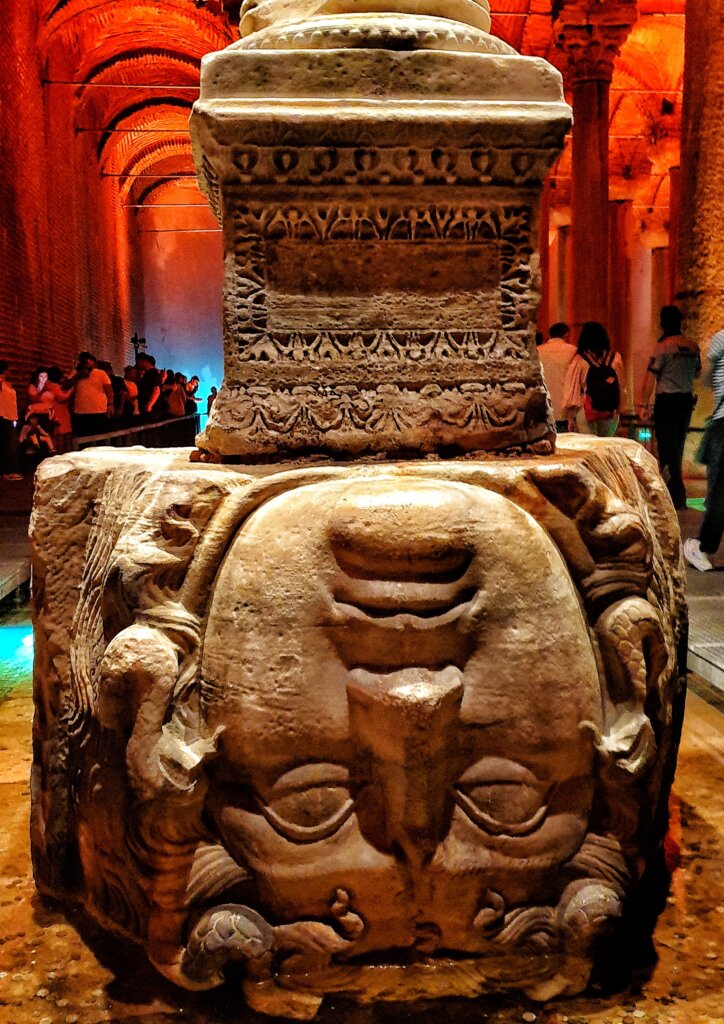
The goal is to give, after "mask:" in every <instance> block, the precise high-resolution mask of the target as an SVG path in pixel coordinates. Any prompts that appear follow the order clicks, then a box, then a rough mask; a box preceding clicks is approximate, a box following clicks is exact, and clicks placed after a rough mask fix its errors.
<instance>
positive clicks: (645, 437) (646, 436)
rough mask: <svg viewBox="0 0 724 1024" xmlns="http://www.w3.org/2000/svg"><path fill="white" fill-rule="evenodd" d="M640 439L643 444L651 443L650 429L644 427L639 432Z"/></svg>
mask: <svg viewBox="0 0 724 1024" xmlns="http://www.w3.org/2000/svg"><path fill="white" fill-rule="evenodd" d="M638 439H639V441H641V442H644V441H650V440H651V431H650V430H649V429H648V427H642V428H641V429H640V430H639V432H638Z"/></svg>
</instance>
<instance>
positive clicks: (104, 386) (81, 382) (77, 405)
mask: <svg viewBox="0 0 724 1024" xmlns="http://www.w3.org/2000/svg"><path fill="white" fill-rule="evenodd" d="M76 371H77V372H76V376H75V379H74V384H75V391H74V393H73V429H74V432H75V435H76V437H88V436H90V435H92V434H103V433H105V432H106V431H107V430H108V428H109V422H108V420H109V418H110V417H111V416H112V415H113V411H114V395H113V387H112V385H111V379H110V377H109V376H108V374H107V373H106V372H105V370H101V369H99V368H98V366H97V360H96V357H95V356H94V355H93V354H92V353H91V352H81V353H80V355H79V356H78V365H77V367H76Z"/></svg>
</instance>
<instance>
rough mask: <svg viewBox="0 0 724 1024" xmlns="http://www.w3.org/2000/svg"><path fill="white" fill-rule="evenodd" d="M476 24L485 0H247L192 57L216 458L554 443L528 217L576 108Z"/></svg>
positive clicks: (552, 79) (535, 447)
mask: <svg viewBox="0 0 724 1024" xmlns="http://www.w3.org/2000/svg"><path fill="white" fill-rule="evenodd" d="M489 27H490V16H489V12H488V5H487V3H485V2H482V3H480V2H478V0H293V2H291V0H287V2H284V0H249V2H247V3H244V4H243V5H242V10H241V20H240V31H241V36H242V38H241V39H240V41H239V42H238V43H235V44H234V45H232V46H230V47H228V48H227V49H226V50H224V51H223V52H221V53H216V54H211V55H210V56H208V57H206V58H205V59H204V62H203V69H202V82H201V96H200V99H199V101H198V102H197V103H196V104H195V107H194V113H193V115H192V119H191V128H192V136H193V139H194V149H195V154H196V162H197V167H198V171H199V176H200V179H201V182H202V187H203V188H204V190H205V191H206V194H207V195H208V197H209V199H210V201H211V204H212V206H213V208H214V210H215V211H216V214H217V216H218V218H219V220H220V221H221V223H222V225H223V229H224V250H225V261H226V276H225V286H224V289H225V313H224V366H225V380H224V384H223V386H222V388H221V390H220V392H219V396H218V398H217V400H216V401H215V403H214V406H213V409H212V412H211V417H210V421H209V424H208V426H207V428H206V430H205V431H204V433H203V434H202V435H201V436H200V437H199V439H198V444H199V446H200V447H201V448H202V449H204V450H205V451H207V452H209V453H210V454H211V455H212V456H214V457H216V458H219V457H220V458H223V459H227V460H233V459H269V458H271V457H273V456H274V455H276V454H278V453H279V452H286V453H289V454H290V455H298V454H300V455H303V454H307V453H309V452H326V453H329V454H332V455H341V456H344V457H348V456H350V455H352V456H354V455H360V454H365V453H377V452H380V453H386V454H395V453H399V454H402V455H409V454H414V453H420V452H435V451H439V450H444V451H446V452H448V453H450V452H453V453H454V452H455V451H473V450H501V451H505V450H507V451H514V450H528V451H534V452H535V451H537V452H550V451H552V450H553V445H554V438H555V432H554V425H553V420H552V413H551V408H550V404H549V402H548V399H547V395H546V392H545V387H544V384H543V381H542V377H541V372H540V367H539V364H538V360H537V358H536V354H535V346H534V335H535V313H536V309H537V305H538V300H539V294H538V288H539V254H538V231H539V227H538V210H539V199H540V191H541V184H542V181H543V179H544V178H545V175H546V173H547V171H548V169H549V167H550V165H551V163H552V162H553V160H554V159H555V158H556V156H557V155H558V153H559V152H560V149H561V146H562V142H563V137H564V135H565V132H566V131H567V129H568V127H569V124H570V111H569V109H568V107H567V106H566V104H565V103H564V101H563V92H562V82H561V78H560V75H559V73H558V72H557V71H556V70H555V69H554V68H552V67H551V66H550V65H549V64H547V63H546V62H545V61H543V60H541V59H539V58H533V57H521V56H519V55H518V54H517V53H515V51H513V50H512V49H511V47H509V46H508V45H507V44H506V43H504V42H502V41H501V40H499V39H496V38H495V37H493V36H491V35H489V34H488V29H489Z"/></svg>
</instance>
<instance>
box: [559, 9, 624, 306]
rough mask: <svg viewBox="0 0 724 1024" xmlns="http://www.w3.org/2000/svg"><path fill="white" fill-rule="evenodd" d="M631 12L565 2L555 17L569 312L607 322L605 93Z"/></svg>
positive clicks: (607, 229)
mask: <svg viewBox="0 0 724 1024" xmlns="http://www.w3.org/2000/svg"><path fill="white" fill-rule="evenodd" d="M635 20H636V3H635V2H634V0H621V2H613V3H606V4H602V3H599V2H596V0H589V2H574V3H564V4H563V6H562V7H561V9H560V11H559V14H558V18H557V21H556V24H555V36H556V44H557V45H558V46H559V47H560V48H561V49H562V50H563V51H564V53H565V55H566V78H567V82H568V85H569V87H570V89H571V95H572V105H573V153H572V158H573V166H572V181H571V236H572V246H573V253H572V256H573V259H572V269H573V279H572V282H571V284H572V305H573V318H574V321H575V322H576V323H578V324H580V323H581V322H583V321H584V320H599V321H600V322H601V323H603V324H605V325H608V321H609V308H608V294H609V293H608V253H609V241H608V239H609V209H608V120H609V114H608V97H609V88H610V84H611V78H612V76H613V61H614V58H615V57H616V54H617V53H618V52H619V49H620V47H621V44H622V43H623V41H624V39H625V38H626V36H627V35H628V32H629V31H630V29H631V26H632V25H633V23H634V21H635Z"/></svg>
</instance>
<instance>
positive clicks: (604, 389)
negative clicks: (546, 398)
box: [563, 320, 625, 437]
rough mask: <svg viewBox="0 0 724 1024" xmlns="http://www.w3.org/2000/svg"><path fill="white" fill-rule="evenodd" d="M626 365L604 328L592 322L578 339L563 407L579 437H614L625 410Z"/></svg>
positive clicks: (566, 382)
mask: <svg viewBox="0 0 724 1024" xmlns="http://www.w3.org/2000/svg"><path fill="white" fill-rule="evenodd" d="M622 382H623V363H622V362H621V356H620V355H619V354H618V352H613V351H612V349H611V341H610V339H609V337H608V332H607V331H606V328H605V327H604V326H603V324H599V323H597V322H596V321H595V320H588V321H587V322H586V323H584V324H583V326H582V327H581V331H580V334H579V335H578V346H577V351H576V355H575V356H574V357H573V359H572V360H571V361H570V363H569V364H568V369H567V371H566V377H565V381H564V386H563V407H564V410H565V415H566V417H567V419H568V429H569V430H575V431H578V433H579V434H596V435H597V436H598V437H613V435H614V434H615V433H616V429H617V427H618V418H619V413H620V412H621V410H622V409H623V408H624V406H625V395H624V389H623V386H622Z"/></svg>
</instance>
